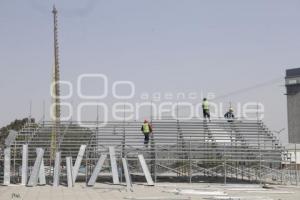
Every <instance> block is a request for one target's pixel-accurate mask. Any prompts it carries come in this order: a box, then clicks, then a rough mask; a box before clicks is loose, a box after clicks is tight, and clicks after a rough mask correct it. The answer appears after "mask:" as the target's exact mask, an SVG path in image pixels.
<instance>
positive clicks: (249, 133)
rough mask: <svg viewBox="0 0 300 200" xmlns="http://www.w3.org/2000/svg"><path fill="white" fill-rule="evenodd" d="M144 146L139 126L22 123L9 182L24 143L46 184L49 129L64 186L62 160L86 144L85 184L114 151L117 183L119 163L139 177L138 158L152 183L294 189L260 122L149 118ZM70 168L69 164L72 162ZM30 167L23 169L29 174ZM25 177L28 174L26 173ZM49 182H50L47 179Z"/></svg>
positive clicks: (281, 151)
mask: <svg viewBox="0 0 300 200" xmlns="http://www.w3.org/2000/svg"><path fill="white" fill-rule="evenodd" d="M151 123H152V126H153V133H152V135H151V137H150V145H149V146H148V147H145V146H144V143H143V134H142V133H141V131H140V127H141V124H142V122H139V121H109V122H106V123H104V122H99V121H98V120H97V121H86V122H81V123H79V122H76V121H62V122H61V123H60V124H59V125H58V126H59V127H56V126H57V124H56V123H53V122H51V121H43V122H41V123H38V124H33V123H27V124H26V125H25V126H24V128H23V129H22V130H21V131H20V132H19V133H18V135H17V138H16V141H15V142H14V143H13V144H12V145H11V146H10V148H11V151H12V152H11V155H12V159H11V162H12V165H11V166H13V167H12V170H11V171H12V173H11V174H12V179H11V180H12V182H14V183H17V182H19V181H20V177H21V175H20V174H19V171H20V170H19V168H20V166H21V165H22V163H21V161H22V145H23V144H28V163H29V166H33V163H34V160H35V158H36V148H43V149H44V162H45V166H46V167H45V170H46V176H47V177H48V183H49V180H50V182H51V175H52V174H53V167H54V166H52V165H53V163H51V146H50V145H51V142H50V141H51V130H52V129H53V127H54V128H57V130H60V134H59V135H61V137H60V138H59V142H58V144H59V145H58V152H61V164H62V166H63V167H62V171H61V180H62V181H65V182H66V180H67V179H66V170H64V169H66V168H65V166H66V162H65V160H66V159H65V158H66V157H72V160H73V162H74V161H75V158H76V156H77V153H78V151H79V148H80V146H81V145H87V148H86V151H85V155H84V157H83V161H82V164H81V168H82V169H84V170H81V171H80V172H79V174H78V176H80V177H82V178H81V179H80V180H85V182H87V180H89V177H90V176H91V173H92V171H93V169H94V167H95V165H96V162H97V161H98V159H99V157H100V156H101V155H102V154H108V147H109V146H114V147H115V156H116V159H117V164H118V166H119V167H118V170H119V171H120V174H121V176H120V177H121V182H122V181H123V180H125V179H124V177H123V173H122V170H121V166H122V158H125V159H126V160H127V163H128V169H129V171H130V174H131V176H132V177H133V180H138V181H139V180H144V179H143V178H141V177H142V176H143V172H142V169H141V166H140V165H139V164H138V155H143V156H144V158H145V160H146V163H147V165H148V167H149V169H150V172H151V176H152V178H153V180H154V182H159V181H164V180H172V181H185V182H190V183H191V182H198V181H207V182H212V181H218V182H220V181H222V182H224V183H227V182H253V183H254V182H255V183H260V184H263V183H276V184H298V182H299V176H298V170H295V169H293V168H292V167H291V166H292V165H291V156H290V152H289V151H287V150H286V149H285V148H284V147H282V146H281V145H280V143H279V141H278V139H277V138H276V137H275V136H274V134H273V133H272V132H271V131H269V130H268V129H267V127H266V126H265V125H264V124H263V122H262V121H260V120H244V119H242V120H234V121H233V122H228V121H227V120H223V119H214V120H212V121H211V122H208V121H205V120H196V119H192V120H179V119H176V120H173V119H152V121H151ZM109 162H110V159H107V161H106V162H105V163H104V165H103V167H102V172H101V176H109V175H110V172H109V171H110V170H109V169H110V167H109ZM73 164H74V163H73ZM30 169H31V167H29V171H30ZM29 174H30V173H29ZM49 177H50V178H49Z"/></svg>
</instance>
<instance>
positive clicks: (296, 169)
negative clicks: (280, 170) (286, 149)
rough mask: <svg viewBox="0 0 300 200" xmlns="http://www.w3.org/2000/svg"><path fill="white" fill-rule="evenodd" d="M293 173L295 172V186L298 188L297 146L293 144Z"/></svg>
mask: <svg viewBox="0 0 300 200" xmlns="http://www.w3.org/2000/svg"><path fill="white" fill-rule="evenodd" d="M295 172H296V174H295V175H296V185H297V186H298V166H297V144H296V143H295Z"/></svg>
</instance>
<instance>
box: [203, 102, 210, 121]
mask: <svg viewBox="0 0 300 200" xmlns="http://www.w3.org/2000/svg"><path fill="white" fill-rule="evenodd" d="M202 109H203V117H204V119H209V121H210V112H209V102H208V101H207V99H206V98H204V99H203V102H202Z"/></svg>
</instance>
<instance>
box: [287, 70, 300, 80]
mask: <svg viewBox="0 0 300 200" xmlns="http://www.w3.org/2000/svg"><path fill="white" fill-rule="evenodd" d="M297 76H299V77H300V68H294V69H287V70H286V78H290V77H297Z"/></svg>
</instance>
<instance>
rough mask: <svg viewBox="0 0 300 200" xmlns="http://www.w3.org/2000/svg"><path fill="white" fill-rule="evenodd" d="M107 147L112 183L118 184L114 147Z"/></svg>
mask: <svg viewBox="0 0 300 200" xmlns="http://www.w3.org/2000/svg"><path fill="white" fill-rule="evenodd" d="M108 148H109V157H110V165H111V173H112V177H113V183H114V184H120V181H119V173H118V166H117V160H116V152H115V147H113V146H109V147H108Z"/></svg>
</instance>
